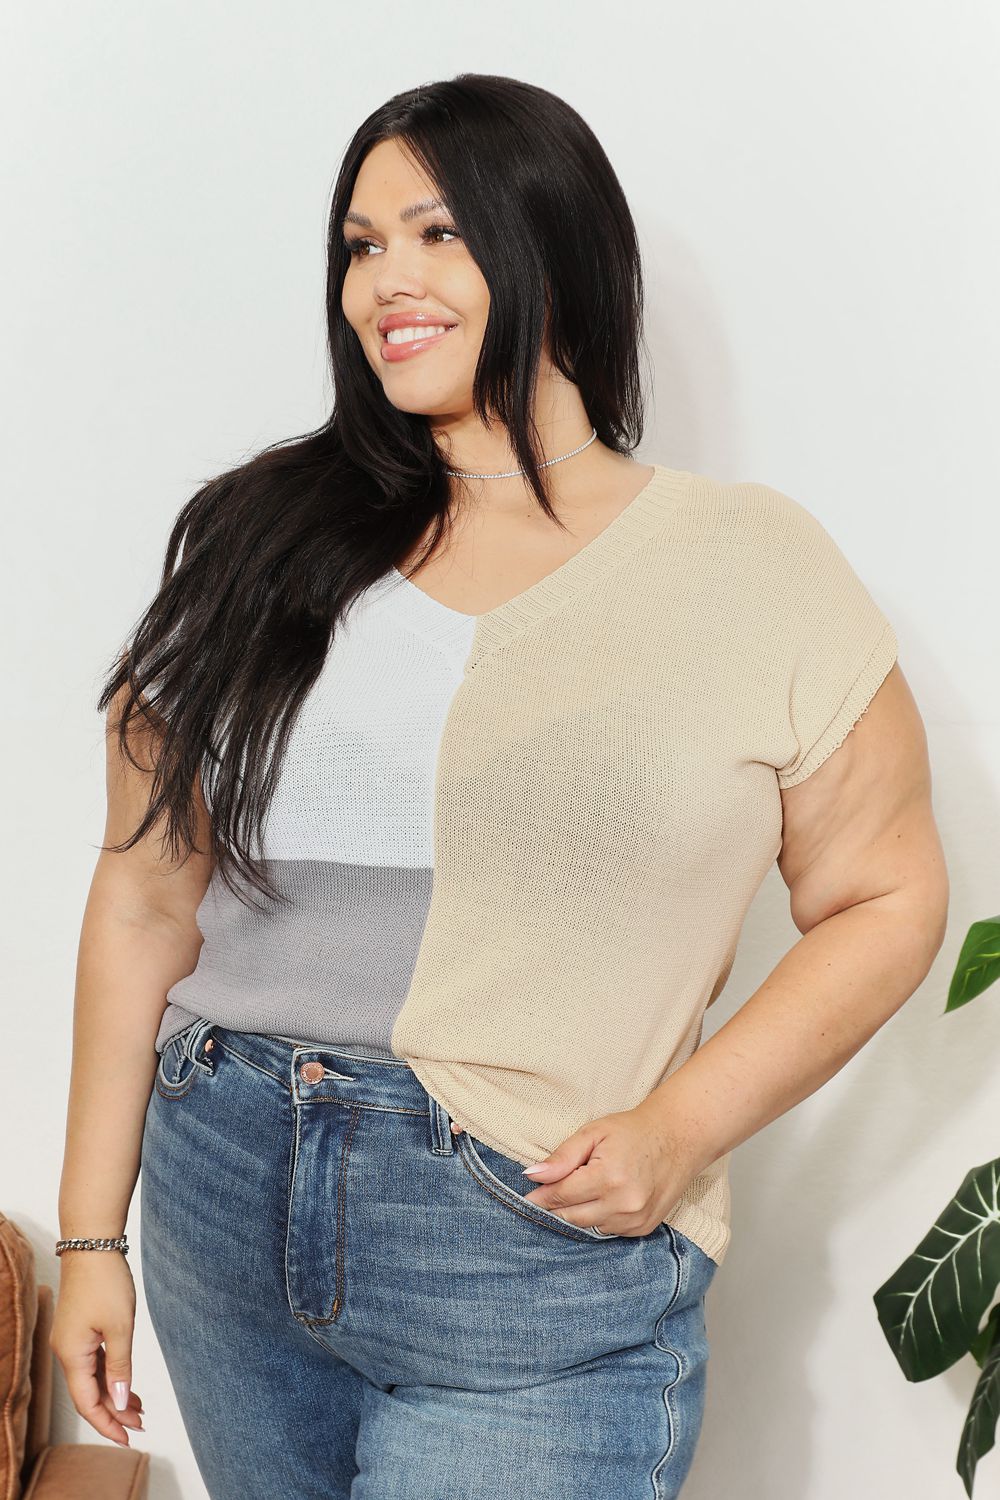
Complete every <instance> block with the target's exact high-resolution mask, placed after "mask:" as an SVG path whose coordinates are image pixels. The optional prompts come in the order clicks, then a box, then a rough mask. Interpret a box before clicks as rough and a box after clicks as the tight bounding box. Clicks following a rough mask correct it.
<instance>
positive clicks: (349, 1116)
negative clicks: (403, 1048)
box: [140, 1020, 718, 1500]
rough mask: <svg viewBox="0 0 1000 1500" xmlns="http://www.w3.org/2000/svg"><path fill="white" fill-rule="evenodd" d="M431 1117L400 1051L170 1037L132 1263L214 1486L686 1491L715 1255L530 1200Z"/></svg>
mask: <svg viewBox="0 0 1000 1500" xmlns="http://www.w3.org/2000/svg"><path fill="white" fill-rule="evenodd" d="M310 1064H312V1066H309V1065H310ZM450 1127H451V1121H450V1119H449V1116H448V1114H447V1112H446V1110H445V1109H444V1108H443V1106H442V1105H441V1104H440V1103H438V1101H437V1100H436V1099H434V1098H433V1097H432V1096H431V1095H430V1094H428V1093H427V1091H426V1089H425V1088H424V1087H423V1085H422V1084H421V1083H420V1082H419V1080H418V1079H417V1077H416V1075H415V1074H414V1072H413V1071H412V1069H411V1068H410V1067H409V1065H408V1064H407V1063H405V1062H403V1061H402V1060H397V1061H389V1060H387V1059H385V1058H374V1057H365V1056H362V1055H358V1054H357V1053H354V1052H351V1051H344V1050H338V1049H337V1048H336V1047H330V1046H321V1045H316V1044H314V1043H309V1042H296V1040H295V1039H294V1038H285V1037H278V1036H264V1035H260V1034H257V1033H251V1032H240V1031H230V1030H228V1029H227V1028H225V1027H222V1026H219V1025H216V1024H214V1023H212V1022H209V1021H205V1020H198V1021H196V1022H194V1023H193V1024H192V1025H190V1026H189V1027H188V1028H187V1029H186V1030H185V1031H183V1032H181V1033H180V1035H179V1036H177V1037H175V1038H174V1039H173V1040H172V1041H170V1042H169V1043H168V1044H167V1046H166V1048H165V1049H164V1051H163V1054H162V1056H161V1060H160V1064H159V1068H158V1070H157V1074H156V1080H155V1084H154V1087H153V1090H152V1092H151V1094H150V1100H149V1106H148V1109H147V1113H146V1120H145V1129H144V1134H143V1140H142V1177H141V1194H142V1209H141V1226H142V1232H141V1243H140V1250H141V1264H142V1278H143V1285H144V1290H145V1296H146V1302H147V1305H148V1308H149V1313H150V1317H151V1320H152V1323H153V1328H154V1331H155V1333H156V1337H157V1340H158V1342H159V1344H160V1347H161V1349H162V1351H163V1356H164V1359H165V1361H166V1364H167V1369H168V1371H169V1374H170V1379H171V1383H172V1385H173V1388H174V1392H175V1395H176V1398H177V1401H178V1404H179V1407H180V1411H181V1416H182V1419H183V1421H184V1425H185V1429H186V1432H187V1435H188V1438H189V1440H190V1443H191V1446H192V1449H193V1452H194V1456H195V1459H196V1462H197V1464H198V1467H199V1469H200V1471H201V1475H202V1477H203V1479H204V1482H205V1485H206V1487H207V1489H208V1491H209V1493H210V1495H211V1496H212V1497H213V1500H293V1497H294V1500H494V1497H502V1500H529V1497H530V1500H569V1497H571V1496H584V1495H586V1496H607V1497H609V1500H610V1497H612V1496H613V1497H614V1500H640V1497H641V1500H668V1497H673V1496H676V1495H677V1494H679V1492H680V1489H681V1485H682V1483H683V1481H684V1478H685V1476H686V1475H687V1473H688V1470H689V1468H690V1465H691V1461H692V1459H693V1457H694V1450H695V1444H696V1443H697V1440H698V1435H699V1431H700V1428H701V1423H702V1415H703V1408H704V1394H705V1378H706V1366H707V1359H708V1341H707V1335H706V1329H705V1321H704V1294H705V1291H706V1289H707V1287H708V1285H709V1283H710V1282H711V1280H712V1277H713V1275H714V1274H715V1271H716V1270H717V1269H718V1266H717V1263H716V1262H715V1261H713V1260H712V1259H711V1258H710V1257H709V1256H708V1255H706V1254H705V1252H704V1251H703V1250H701V1249H700V1248H699V1247H698V1246H697V1245H695V1244H694V1243H693V1241H691V1240H690V1239H688V1238H687V1237H686V1236H684V1235H683V1234H681V1233H680V1232H679V1231H678V1230H676V1229H674V1228H673V1227H672V1226H671V1225H668V1224H660V1225H658V1226H657V1228H656V1229H655V1230H653V1231H652V1233H650V1234H648V1235H643V1236H635V1235H632V1236H626V1235H608V1234H602V1233H600V1232H598V1231H595V1230H593V1229H587V1228H578V1227H577V1226H575V1225H571V1224H568V1223H567V1222H566V1221H565V1220H564V1219H562V1218H560V1217H559V1216H558V1215H557V1214H555V1213H553V1212H551V1211H550V1210H547V1209H544V1208H540V1207H539V1206H538V1205H537V1204H532V1203H525V1202H524V1201H523V1194H524V1193H527V1192H530V1191H531V1189H532V1187H533V1186H534V1184H533V1183H532V1181H531V1179H530V1178H528V1177H523V1176H522V1175H521V1173H522V1166H521V1163H520V1162H518V1161H515V1160H513V1159H512V1158H510V1157H508V1156H504V1155H501V1154H500V1153H499V1152H497V1151H495V1150H493V1149H492V1148H491V1147H489V1146H486V1145H484V1144H483V1143H482V1142H480V1141H478V1140H475V1139H473V1138H472V1137H470V1136H469V1134H468V1133H467V1132H464V1131H463V1132H462V1133H460V1134H454V1133H453V1132H452V1130H451V1128H450Z"/></svg>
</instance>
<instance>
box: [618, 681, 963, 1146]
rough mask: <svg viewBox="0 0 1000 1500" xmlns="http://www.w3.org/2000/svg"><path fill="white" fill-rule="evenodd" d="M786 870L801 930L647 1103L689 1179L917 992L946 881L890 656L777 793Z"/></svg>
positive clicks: (944, 909) (915, 722) (939, 922)
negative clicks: (823, 754) (887, 666)
mask: <svg viewBox="0 0 1000 1500" xmlns="http://www.w3.org/2000/svg"><path fill="white" fill-rule="evenodd" d="M782 804H783V814H784V818H783V829H782V847H781V853H780V855H779V858H778V868H779V870H780V872H781V875H782V877H783V879H784V881H785V884H786V885H787V886H788V889H789V891H790V893H791V915H792V920H793V921H794V923H795V925H796V927H798V929H799V931H800V932H801V933H802V934H803V936H802V938H801V939H800V940H799V941H798V942H797V943H796V944H795V945H794V947H793V948H791V949H790V950H789V952H788V953H786V955H785V956H784V958H783V959H782V960H781V962H780V963H779V964H778V966H777V968H776V969H774V971H773V972H772V973H771V974H770V975H769V976H768V978H767V979H766V980H765V981H764V983H763V984H762V985H761V986H760V988H759V989H758V990H756V991H755V993H754V994H753V995H751V996H750V998H749V999H748V1000H747V1001H745V1002H744V1004H743V1005H742V1006H741V1007H740V1009H739V1010H737V1011H736V1013H735V1014H734V1015H733V1016H731V1017H730V1019H729V1020H728V1021H727V1022H726V1023H725V1025H724V1026H722V1027H720V1028H719V1030H718V1031H717V1032H716V1033H715V1034H714V1035H713V1036H711V1037H710V1038H709V1039H708V1041H706V1042H705V1043H704V1044H703V1045H702V1046H701V1047H700V1048H699V1049H698V1051H697V1052H695V1053H694V1055H693V1056H692V1057H691V1058H689V1059H688V1061H687V1062H686V1063H684V1065H683V1066H682V1067H680V1068H678V1069H677V1071H676V1072H675V1073H673V1074H672V1075H671V1076H670V1077H668V1078H666V1079H665V1080H664V1081H663V1083H661V1084H660V1085H659V1086H658V1087H657V1088H656V1089H654V1090H653V1092H652V1093H651V1094H650V1095H649V1098H648V1099H647V1100H646V1101H645V1102H644V1104H643V1105H642V1106H640V1109H642V1110H644V1111H645V1112H646V1113H647V1114H649V1115H651V1116H652V1117H653V1119H654V1120H656V1121H657V1122H658V1123H659V1124H660V1125H661V1126H663V1127H665V1128H666V1129H667V1131H668V1132H669V1133H670V1134H671V1135H672V1136H673V1137H675V1138H676V1139H677V1140H678V1141H679V1142H680V1141H683V1142H685V1143H686V1145H687V1148H688V1150H689V1152H690V1165H691V1168H692V1175H694V1174H695V1173H696V1172H698V1171H702V1170H703V1169H704V1168H705V1167H706V1166H707V1165H708V1164H709V1163H710V1162H713V1161H715V1160H717V1159H718V1158H719V1157H720V1156H722V1155H723V1154H724V1153H725V1152H727V1151H731V1150H732V1149H733V1148H734V1147H735V1146H738V1145H739V1144H741V1143H742V1142H743V1141H745V1140H746V1139H747V1138H748V1137H749V1136H751V1135H753V1134H754V1133H755V1132H756V1131H758V1130H760V1129H762V1128H763V1127H764V1126H766V1125H768V1124H770V1122H771V1121H773V1120H775V1119H776V1118H777V1117H778V1116H779V1115H782V1114H784V1113H785V1111H787V1110H789V1109H791V1108H792V1107H793V1106H794V1105H795V1104H798V1103H799V1102H800V1101H801V1100H803V1099H805V1098H806V1097H807V1096H808V1095H810V1094H812V1093H814V1092H815V1091H816V1090H817V1089H818V1088H819V1087H820V1086H821V1085H822V1084H824V1083H825V1082H826V1081H827V1080H828V1079H829V1078H831V1077H832V1076H833V1075H834V1074H835V1073H837V1072H838V1071H839V1070H840V1069H841V1068H842V1067H843V1066H844V1065H845V1063H847V1062H848V1061H849V1060H850V1058H852V1057H853V1056H854V1055H855V1053H857V1052H858V1051H860V1049H861V1048H862V1047H863V1046H864V1045H865V1043H866V1042H868V1041H869V1040H870V1039H871V1037H872V1036H873V1035H874V1034H875V1032H876V1031H878V1030H879V1029H880V1027H882V1026H883V1025H884V1024H885V1023H886V1022H887V1021H888V1020H889V1019H890V1017H891V1016H892V1015H893V1014H894V1013H895V1012H896V1011H897V1010H899V1008H900V1006H901V1005H902V1004H903V1003H904V1001H906V1000H907V999H908V998H909V997H910V996H911V995H912V994H913V992H914V991H915V990H916V989H917V988H918V986H919V985H920V983H921V982H922V980H923V979H924V978H925V976H926V975H927V973H928V971H929V970H930V967H931V964H932V962H933V960H934V957H935V955H936V954H937V953H938V951H939V949H940V948H941V945H942V943H943V941H944V936H945V929H946V925H947V917H948V901H949V881H948V874H947V869H946V866H945V859H944V853H943V850H942V847H941V840H940V837H939V834H938V830H937V826H936V823H935V820H934V814H933V807H932V789H931V771H930V765H929V761H928V755H927V738H926V734H925V732H924V726H923V722H922V720H921V718H920V714H919V712H918V710H917V706H916V704H915V702H914V699H913V695H912V693H911V692H910V688H909V685H908V683H907V681H906V679H905V677H904V676H903V673H902V671H901V669H900V667H899V666H898V664H897V665H896V666H894V667H893V668H892V670H891V671H890V672H889V673H888V675H887V677H886V679H885V681H884V682H883V684H882V685H881V687H880V688H879V690H878V692H877V693H876V694H875V696H874V698H873V699H872V701H871V704H870V706H869V708H868V710H867V712H866V713H865V714H864V715H863V716H862V717H861V718H860V719H859V720H858V723H857V725H856V727H855V728H853V729H852V730H851V732H850V733H849V734H848V736H847V738H846V739H845V740H844V742H843V744H842V745H841V746H840V747H839V748H838V749H837V750H836V751H834V753H833V754H832V755H831V756H830V757H829V758H828V759H827V760H826V762H825V763H824V764H823V765H821V766H820V767H819V768H818V770H816V771H814V772H813V774H812V775H811V776H810V777H808V779H807V780H805V781H802V782H800V783H799V784H798V785H797V786H794V787H792V788H791V789H790V790H788V791H785V792H783V793H782Z"/></svg>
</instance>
